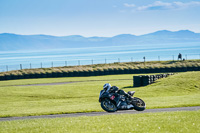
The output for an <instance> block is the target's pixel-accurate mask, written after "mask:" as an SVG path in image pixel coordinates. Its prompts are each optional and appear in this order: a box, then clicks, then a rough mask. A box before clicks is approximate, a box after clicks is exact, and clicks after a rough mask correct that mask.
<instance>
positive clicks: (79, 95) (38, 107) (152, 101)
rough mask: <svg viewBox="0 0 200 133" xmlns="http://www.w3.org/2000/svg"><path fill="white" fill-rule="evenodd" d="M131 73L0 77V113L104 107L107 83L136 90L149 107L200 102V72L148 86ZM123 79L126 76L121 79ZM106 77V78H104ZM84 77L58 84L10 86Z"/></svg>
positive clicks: (44, 111)
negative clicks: (137, 84)
mask: <svg viewBox="0 0 200 133" xmlns="http://www.w3.org/2000/svg"><path fill="white" fill-rule="evenodd" d="M133 76H134V75H132V74H127V75H109V76H94V77H86V78H83V77H79V78H77V77H73V78H72V77H70V78H54V79H53V78H52V79H51V80H50V79H35V80H31V79H29V80H28V79H26V80H11V81H0V85H1V86H0V107H1V108H0V117H9V116H28V115H43V114H62V113H74V112H93V111H103V110H102V109H101V107H100V104H99V103H98V97H99V92H100V90H101V89H102V86H103V84H104V83H107V82H109V83H111V84H112V85H116V86H118V87H119V88H122V89H124V90H125V91H130V90H135V91H136V94H135V96H137V97H140V98H142V99H143V100H144V101H145V102H146V104H147V108H164V107H181V106H199V105H200V103H199V101H200V83H199V81H200V72H186V73H179V74H175V75H173V76H170V77H168V78H164V79H159V80H157V81H156V83H154V84H152V85H149V86H146V87H136V88H132V86H133V80H132V79H133ZM120 79H123V80H120ZM102 80H103V81H102ZM68 81H84V82H77V83H71V84H63V85H56V86H10V85H20V84H30V83H34V84H35V83H50V82H68Z"/></svg>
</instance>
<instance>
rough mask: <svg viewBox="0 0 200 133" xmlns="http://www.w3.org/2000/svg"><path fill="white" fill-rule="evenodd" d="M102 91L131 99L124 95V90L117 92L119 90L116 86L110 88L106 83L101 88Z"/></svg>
mask: <svg viewBox="0 0 200 133" xmlns="http://www.w3.org/2000/svg"><path fill="white" fill-rule="evenodd" d="M103 89H104V90H106V92H108V93H109V92H115V93H118V94H119V95H124V96H125V97H127V98H128V99H131V98H132V97H131V95H129V94H128V93H126V92H125V91H124V90H121V89H120V90H119V88H118V87H117V86H111V84H109V83H106V84H104V86H103Z"/></svg>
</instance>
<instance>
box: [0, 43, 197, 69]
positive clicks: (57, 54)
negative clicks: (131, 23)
mask: <svg viewBox="0 0 200 133" xmlns="http://www.w3.org/2000/svg"><path fill="white" fill-rule="evenodd" d="M179 53H181V54H182V58H184V59H185V60H189V59H200V42H190V43H169V44H154V45H149V44H138V45H123V46H102V47H101V46H99V47H85V48H65V49H49V50H42V49H41V50H33V51H0V72H6V71H11V70H20V69H32V68H49V67H60V66H78V65H90V64H104V63H114V62H138V61H139V62H143V61H144V60H145V61H165V60H177V59H178V54H179ZM144 57H145V58H144Z"/></svg>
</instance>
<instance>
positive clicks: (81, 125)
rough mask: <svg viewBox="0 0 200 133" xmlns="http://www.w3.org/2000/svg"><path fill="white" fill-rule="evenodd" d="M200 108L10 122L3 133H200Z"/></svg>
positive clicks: (5, 123) (0, 125)
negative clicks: (194, 109)
mask: <svg viewBox="0 0 200 133" xmlns="http://www.w3.org/2000/svg"><path fill="white" fill-rule="evenodd" d="M199 120H200V111H183V112H162V113H145V114H131V115H129V114H124V115H108V116H93V117H75V118H74V117H73V118H55V119H36V120H20V121H6V122H1V123H0V127H1V128H0V132H1V133H20V132H29V133H32V132H37V133H43V132H48V133H54V132H59V133H66V132H67V133H78V132H80V133H134V132H140V133H147V132H148V133H162V132H164V133H166V132H169V133H174V132H176V133H178V132H181V133H199V132H200V121H199Z"/></svg>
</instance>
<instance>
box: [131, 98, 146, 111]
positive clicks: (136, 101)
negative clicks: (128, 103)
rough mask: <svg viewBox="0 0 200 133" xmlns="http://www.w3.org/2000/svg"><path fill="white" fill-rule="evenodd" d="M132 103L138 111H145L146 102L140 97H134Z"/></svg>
mask: <svg viewBox="0 0 200 133" xmlns="http://www.w3.org/2000/svg"><path fill="white" fill-rule="evenodd" d="M132 104H133V106H134V109H135V110H137V111H143V110H145V108H146V104H145V102H144V101H143V100H142V99H140V98H138V97H134V98H133V100H132Z"/></svg>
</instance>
